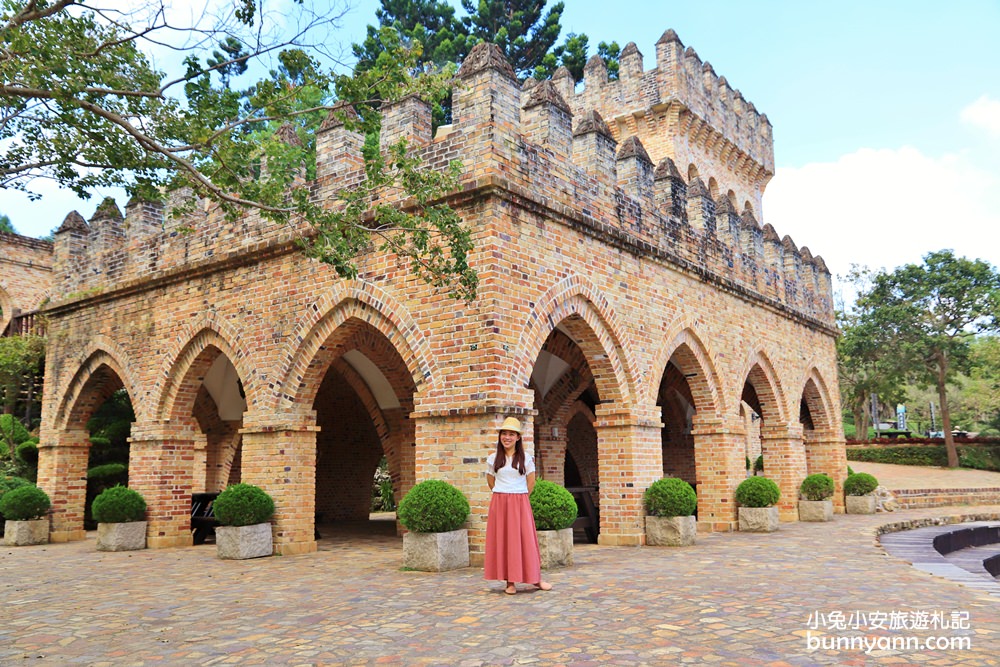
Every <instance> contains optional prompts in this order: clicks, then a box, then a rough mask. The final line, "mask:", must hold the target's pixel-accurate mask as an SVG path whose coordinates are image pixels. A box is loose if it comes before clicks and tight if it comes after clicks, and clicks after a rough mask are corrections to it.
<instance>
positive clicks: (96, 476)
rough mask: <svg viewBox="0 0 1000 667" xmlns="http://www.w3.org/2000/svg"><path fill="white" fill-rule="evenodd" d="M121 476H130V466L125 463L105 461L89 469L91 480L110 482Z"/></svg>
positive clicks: (88, 476)
mask: <svg viewBox="0 0 1000 667" xmlns="http://www.w3.org/2000/svg"><path fill="white" fill-rule="evenodd" d="M120 477H126V478H127V477H128V466H126V465H125V464H123V463H105V464H104V465H99V466H94V467H93V468H91V469H90V470H88V471H87V479H88V480H91V481H101V482H109V481H112V480H116V479H117V478H120Z"/></svg>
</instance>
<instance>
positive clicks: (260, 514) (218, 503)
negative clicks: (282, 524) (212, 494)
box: [212, 484, 274, 526]
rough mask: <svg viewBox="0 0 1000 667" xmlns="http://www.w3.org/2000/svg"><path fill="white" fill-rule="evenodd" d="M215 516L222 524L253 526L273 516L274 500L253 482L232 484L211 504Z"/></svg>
mask: <svg viewBox="0 0 1000 667" xmlns="http://www.w3.org/2000/svg"><path fill="white" fill-rule="evenodd" d="M212 510H213V513H214V514H215V518H216V519H218V520H219V523H220V524H221V525H223V526H253V525H255V524H258V523H265V522H267V521H269V520H270V519H271V517H272V516H274V500H273V499H272V498H271V496H269V495H268V493H267V491H265V490H264V489H262V488H260V487H259V486H254V485H253V484H233V485H232V486H230V487H227V488H226V490H225V491H223V492H222V493H220V494H219V497H218V498H216V499H215V502H214V503H213V504H212Z"/></svg>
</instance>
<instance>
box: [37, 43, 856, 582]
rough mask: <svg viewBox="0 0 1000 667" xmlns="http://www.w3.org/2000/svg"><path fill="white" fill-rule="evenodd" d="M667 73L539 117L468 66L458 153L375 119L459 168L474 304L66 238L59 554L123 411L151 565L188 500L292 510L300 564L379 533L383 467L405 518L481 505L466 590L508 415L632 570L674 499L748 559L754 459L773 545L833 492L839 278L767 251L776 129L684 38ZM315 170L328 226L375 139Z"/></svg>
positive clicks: (57, 312)
mask: <svg viewBox="0 0 1000 667" xmlns="http://www.w3.org/2000/svg"><path fill="white" fill-rule="evenodd" d="M656 53H657V56H656V62H657V66H656V68H655V69H652V70H649V71H643V68H642V60H641V55H639V54H638V49H637V48H635V46H634V45H630V47H629V48H626V50H625V52H623V56H622V76H621V78H620V79H619V80H618V81H607V76H606V72H604V73H603V74H602V69H603V65H602V64H601V63H600V62H591V63H589V64H588V65H587V69H586V75H585V80H584V82H583V83H584V85H583V88H582V90H581V91H580V92H576V90H575V87H574V85H573V82H572V80H571V78H567V77H568V73H566V72H565V71H560V72H559V73H557V76H556V77H555V78H554V80H553V81H552V82H543V83H541V84H537V83H536V84H532V85H527V86H525V87H524V88H523V89H522V88H521V87H520V86H519V85H518V83H517V81H516V79H515V78H514V76H513V72H512V71H511V70H510V67H509V65H508V64H507V63H506V62H504V61H503V59H502V57H500V55H499V51H498V50H497V49H496V48H495V47H492V46H490V45H480V46H479V47H477V48H476V50H474V52H473V53H472V54H470V56H469V58H468V59H467V60H466V62H465V63H464V64H463V66H462V69H461V71H460V73H459V84H460V85H459V86H458V88H457V89H456V91H455V93H454V101H455V104H454V119H455V121H454V123H453V124H452V125H451V126H447V127H442V128H437V131H436V133H434V135H433V136H432V135H431V131H430V125H429V123H430V120H429V119H430V115H429V109H428V107H427V105H426V104H424V103H422V102H421V101H420V100H416V99H412V98H411V99H408V100H404V101H403V102H400V103H398V104H394V105H388V106H386V108H385V109H384V110H383V111H384V113H385V114H386V133H387V137H393V138H402V137H405V138H407V139H409V140H410V145H411V146H412V147H413V150H414V151H416V152H417V153H418V154H419V155H421V156H422V157H423V158H424V159H425V160H426V161H427V162H428V163H429V164H430V165H431V166H433V167H436V168H437V167H443V166H444V165H446V164H447V163H448V162H449V161H451V160H455V159H459V160H461V161H462V162H463V164H464V168H465V171H464V175H463V182H462V187H461V188H460V190H459V191H457V192H455V193H453V194H452V195H450V196H449V198H448V201H449V203H450V204H451V205H452V206H453V207H454V208H455V210H456V211H457V212H458V213H459V215H460V216H461V217H462V219H463V221H464V223H465V224H466V225H468V227H469V229H471V230H472V233H473V238H474V242H475V250H474V252H473V254H472V257H471V261H472V264H473V266H474V267H475V268H476V270H477V271H478V273H479V278H480V288H479V295H478V298H477V299H476V300H475V301H474V302H472V303H465V302H459V301H454V300H451V299H449V298H448V297H447V296H445V295H444V294H442V293H440V292H438V291H436V290H434V289H433V288H431V287H429V286H427V285H426V284H424V283H422V282H420V281H419V280H416V279H415V278H414V277H413V276H412V275H411V274H410V273H409V271H408V269H407V266H406V263H405V262H401V261H399V259H398V258H397V257H394V256H391V255H388V254H385V253H376V252H372V253H369V254H367V255H365V256H362V257H360V258H359V270H360V271H359V275H358V277H357V278H356V279H353V280H344V279H341V278H339V277H337V276H336V274H335V273H334V272H333V271H332V270H331V269H330V268H329V267H327V266H325V265H322V264H319V263H316V262H314V261H311V260H308V259H306V258H304V257H303V255H302V254H301V253H300V251H299V250H298V247H297V245H296V239H297V238H299V237H300V236H301V235H303V234H308V233H309V229H308V228H306V227H305V226H304V225H303V224H301V223H295V222H292V223H289V224H288V225H285V226H277V225H272V224H268V223H265V222H263V221H261V220H259V219H257V218H255V217H253V216H248V217H246V218H245V219H242V220H240V221H237V222H233V221H230V220H226V219H225V218H224V217H223V216H220V215H219V214H218V212H217V211H216V210H215V209H214V208H213V207H211V206H201V205H199V206H196V209H197V210H198V212H197V213H196V214H194V215H193V217H191V218H190V219H188V220H185V221H182V222H183V224H184V225H186V226H189V227H191V228H192V229H194V232H193V233H190V234H180V233H178V231H177V228H178V226H179V225H180V224H181V222H175V221H173V220H169V219H164V220H162V221H161V222H160V223H159V224H156V221H155V215H156V214H157V213H158V212H157V210H156V209H155V207H149V206H140V205H138V204H136V203H133V204H132V205H131V206H129V207H126V215H125V216H124V219H122V216H121V215H120V214H116V211H117V208H115V209H112V208H111V207H110V206H107V207H102V210H101V211H100V216H95V218H96V220H91V222H90V224H89V225H88V224H87V223H86V222H84V221H83V220H82V218H80V217H79V216H75V217H74V216H70V217H69V218H67V224H66V225H64V228H63V229H61V230H60V232H59V233H58V234H57V235H56V243H55V257H56V260H55V263H56V278H55V285H54V286H53V295H54V303H53V304H51V305H50V306H49V307H48V309H47V313H48V316H49V318H50V320H51V325H50V326H51V329H50V331H51V335H50V350H49V355H48V357H47V369H46V384H45V400H44V409H43V433H42V443H41V447H40V459H41V468H42V470H43V471H44V474H42V475H41V476H40V479H41V483H42V486H43V487H44V488H46V490H48V491H49V492H50V493H54V494H56V496H57V497H58V499H59V501H58V502H59V503H60V505H59V508H60V509H59V510H58V512H59V514H58V521H57V525H58V526H59V528H58V530H59V531H61V533H60V534H62V535H64V536H66V539H69V538H71V537H73V536H76V535H77V533H76V532H74V531H77V530H78V526H79V520H80V519H81V518H82V505H81V504H82V496H80V495H79V493H78V492H77V491H74V490H71V486H72V480H73V479H76V478H77V477H74V476H78V475H79V474H80V473H81V466H82V465H85V463H84V464H81V463H80V462H79V461H76V460H75V459H73V457H72V456H71V455H70V454H69V452H71V451H74V452H75V451H77V450H85V446H84V447H81V443H80V442H79V437H78V430H79V427H80V424H82V423H83V421H84V420H85V419H86V417H87V416H88V415H89V414H90V413H91V412H92V411H93V409H95V408H96V406H97V404H99V401H100V400H103V397H105V396H106V395H107V389H108V388H109V387H111V386H114V387H115V388H117V387H119V386H120V387H124V388H125V390H126V391H128V393H129V395H130V397H131V398H132V402H133V406H134V407H135V411H136V419H137V423H136V424H135V425H134V429H135V431H134V432H135V433H139V434H143V433H145V434H146V435H141V436H136V441H135V443H134V444H133V447H134V449H135V451H134V452H133V457H132V468H131V471H130V477H131V480H132V481H133V484H135V485H139V486H141V487H142V488H143V490H144V491H146V492H147V493H149V494H150V495H151V498H150V500H151V510H150V511H151V523H150V537H151V538H152V537H156V538H162V539H161V540H160V543H162V544H168V543H179V542H181V541H182V539H183V534H184V531H185V529H186V526H185V520H186V519H185V517H184V516H182V514H183V512H182V511H181V510H182V506H183V504H184V502H185V498H186V495H187V494H189V493H190V492H191V491H192V489H195V488H201V487H205V488H209V487H218V486H219V485H221V484H224V483H225V482H226V481H231V480H233V479H242V481H244V482H249V483H254V484H259V485H260V486H262V487H264V488H265V489H267V490H268V491H269V492H271V493H272V494H273V495H274V496H275V498H276V502H277V507H278V511H277V515H276V518H275V533H274V534H275V544H276V549H277V550H278V551H279V552H282V553H298V552H303V551H311V550H312V549H315V541H314V533H313V525H314V521H315V517H316V515H317V514H320V515H322V516H323V518H324V520H327V519H329V520H335V519H339V518H345V519H346V518H360V517H362V516H363V515H364V513H365V510H366V505H365V503H366V501H367V499H368V496H369V495H370V492H371V480H372V475H373V473H374V470H375V466H376V465H377V463H378V460H379V458H380V457H381V456H382V455H385V456H386V457H387V459H388V461H389V468H390V472H391V475H392V479H393V483H394V485H395V493H396V495H397V499H398V498H400V497H401V496H402V494H404V493H405V492H406V490H408V489H409V488H411V487H412V486H413V484H414V483H416V482H418V481H421V480H424V479H429V478H440V479H445V480H448V481H450V482H452V483H454V484H455V485H457V486H458V487H459V488H460V489H461V490H462V491H463V492H464V493H465V494H466V495H467V496H468V498H469V500H470V503H471V505H472V515H471V517H470V519H469V522H468V528H469V531H470V539H471V544H472V548H473V561H474V562H478V561H480V560H481V558H482V548H483V542H484V526H485V517H486V510H487V503H488V500H489V490H488V488H487V486H486V481H485V479H484V472H483V466H484V462H485V460H486V456H487V455H488V454H489V453H490V451H492V450H493V448H495V446H496V428H497V427H498V425H499V424H500V423H501V421H502V420H503V418H504V417H505V416H507V415H514V416H517V417H518V418H520V419H521V420H522V422H523V424H524V426H525V444H526V446H527V447H528V448H529V449H531V450H532V451H534V452H536V458H537V460H538V461H539V471H540V475H541V476H543V477H545V478H549V479H552V480H555V481H560V482H567V481H568V480H569V481H572V483H573V484H580V485H583V486H592V487H597V490H596V493H597V495H598V501H599V504H600V509H601V537H600V539H601V541H602V542H603V543H606V544H642V543H643V540H644V535H643V517H642V514H643V510H642V494H643V492H644V491H645V489H646V487H648V485H649V484H650V483H651V482H652V481H654V480H655V479H657V478H659V477H661V476H663V475H676V476H679V477H682V478H684V479H687V480H688V481H690V482H692V483H694V484H696V485H697V490H698V495H699V503H698V520H699V527H700V528H701V529H702V530H733V529H734V527H735V526H736V508H735V502H734V499H733V495H734V490H735V487H736V485H737V484H738V483H739V482H740V481H741V480H742V479H743V478H745V476H746V474H747V472H746V467H745V460H746V457H747V456H748V455H750V454H751V453H752V454H754V455H755V454H756V452H758V451H760V450H761V447H763V451H764V457H765V459H766V462H765V470H766V471H767V473H768V474H769V475H770V476H773V477H775V479H776V480H777V481H778V483H779V484H780V486H781V488H782V491H783V493H784V499H783V501H782V510H783V516H784V518H785V519H794V518H795V517H794V512H793V510H794V500H795V497H794V496H795V489H796V488H797V485H798V484H799V482H800V481H801V479H802V478H803V477H804V476H805V475H806V474H807V473H808V472H813V471H822V472H827V473H829V474H831V475H833V476H834V478H835V479H836V480H837V483H838V485H840V484H842V480H843V477H844V474H845V473H846V459H845V456H844V444H843V437H842V435H841V434H840V432H839V429H838V428H837V426H838V424H839V415H840V400H839V396H838V394H837V389H836V387H837V376H836V357H835V349H834V337H835V335H836V330H835V324H834V315H833V309H832V299H831V294H830V275H829V272H828V271H827V269H826V266H825V264H824V262H823V260H822V258H820V257H818V256H814V255H813V254H812V253H811V252H810V251H808V249H806V248H802V249H799V248H797V247H796V246H795V244H794V243H793V242H791V239H789V238H788V237H785V239H784V241H782V240H781V239H780V238H779V236H778V234H777V232H776V231H775V230H774V229H773V227H771V226H770V225H764V226H763V227H761V225H760V223H758V219H760V198H761V194H762V193H763V189H764V187H765V185H766V183H767V180H768V179H769V178H770V176H771V174H772V173H773V153H772V142H771V128H770V124H769V123H768V122H767V119H766V117H764V116H762V115H760V114H758V113H757V111H756V110H755V109H754V108H753V105H752V104H750V103H748V102H746V100H745V99H744V98H743V96H742V95H741V94H739V93H738V92H735V91H733V90H732V89H731V88H730V87H729V85H728V84H727V83H726V82H725V79H723V78H720V77H716V76H715V74H714V72H713V71H712V70H711V67H710V66H708V65H707V64H703V63H702V62H701V61H700V60H699V59H698V57H697V55H696V54H695V53H694V52H693V50H691V49H686V50H685V49H684V48H683V45H682V44H681V43H680V40H679V39H677V37H676V35H674V34H673V33H672V32H669V31H668V32H667V33H666V34H665V35H664V37H663V38H662V39H661V40H660V43H658V44H657V46H656ZM318 145H319V149H318V156H317V162H318V169H317V180H316V182H315V183H314V184H312V185H313V187H314V190H315V192H316V197H317V198H318V200H319V201H321V202H323V203H325V204H327V205H331V206H332V205H334V202H336V201H337V200H338V196H337V193H338V190H339V189H340V188H343V187H350V186H351V185H352V184H355V183H357V182H358V181H359V179H360V178H363V175H362V174H361V172H360V165H361V161H360V149H361V140H360V138H359V137H357V136H354V135H352V134H351V133H349V132H347V131H346V130H345V128H344V127H343V124H342V123H339V122H338V121H337V119H336V117H332V118H331V120H330V121H329V122H328V123H327V124H326V125H325V126H324V128H323V130H322V131H321V134H320V137H319V139H318ZM181 196H183V195H182V194H175V195H174V197H181ZM737 212H739V213H737ZM134 216H141V219H137V220H132V218H133V217H134ZM151 216H152V217H151ZM119 229H120V230H123V233H119V232H118V230H119ZM220 358H224V359H225V360H227V361H228V363H230V364H231V366H232V372H231V373H230V375H226V376H225V377H227V378H229V379H228V380H219V379H213V378H215V377H216V376H215V375H213V370H212V369H213V368H218V366H216V363H217V360H218V359H220ZM237 378H238V380H237ZM206 391H207V392H208V394H210V395H206ZM234 405H235V406H236V408H235V417H234V416H233V414H229V412H231V411H232V410H233V408H232V407H229V408H227V407H226V406H234ZM213 406H214V408H213ZM244 406H245V410H244ZM803 406H805V407H803ZM213 409H214V410H216V411H217V412H218V413H219V414H218V415H213V414H212V412H213ZM224 412H225V413H227V414H223V413H224ZM185 433H187V435H184V434H185ZM182 436H183V437H182ZM570 478H571V479H570ZM151 544H153V545H154V546H155V545H156V544H157V542H156V541H155V540H151Z"/></svg>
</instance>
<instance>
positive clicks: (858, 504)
mask: <svg viewBox="0 0 1000 667" xmlns="http://www.w3.org/2000/svg"><path fill="white" fill-rule="evenodd" d="M844 501H845V504H846V511H847V513H848V514H875V496H844Z"/></svg>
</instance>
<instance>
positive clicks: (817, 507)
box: [799, 500, 833, 521]
mask: <svg viewBox="0 0 1000 667" xmlns="http://www.w3.org/2000/svg"><path fill="white" fill-rule="evenodd" d="M799 521H833V501H832V500H800V501H799Z"/></svg>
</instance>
